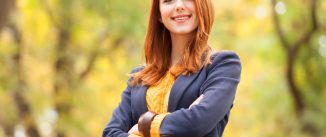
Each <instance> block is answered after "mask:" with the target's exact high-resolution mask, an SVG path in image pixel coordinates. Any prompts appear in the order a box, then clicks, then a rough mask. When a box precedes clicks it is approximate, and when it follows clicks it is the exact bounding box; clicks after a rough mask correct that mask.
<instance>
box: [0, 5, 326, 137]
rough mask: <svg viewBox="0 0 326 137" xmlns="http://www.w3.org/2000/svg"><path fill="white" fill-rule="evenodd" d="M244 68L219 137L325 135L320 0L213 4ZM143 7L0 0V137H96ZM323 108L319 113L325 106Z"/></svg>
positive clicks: (130, 63) (228, 45)
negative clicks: (232, 104)
mask: <svg viewBox="0 0 326 137" xmlns="http://www.w3.org/2000/svg"><path fill="white" fill-rule="evenodd" d="M213 1H214V4H215V11H216V20H215V24H214V28H213V32H212V34H211V37H210V44H211V45H212V46H213V47H214V48H215V49H216V50H222V49H225V50H233V51H235V52H237V53H238V54H239V56H240V58H241V61H242V65H243V70H242V76H241V77H242V78H241V82H240V84H239V87H238V90H237V95H236V99H235V102H234V107H233V109H232V111H231V116H230V120H229V124H228V125H227V127H226V129H225V133H224V136H225V137H326V107H325V105H326V0H213ZM149 8H150V0H0V137H98V136H101V133H102V129H103V128H104V127H105V125H106V123H107V122H108V121H109V119H110V117H111V115H112V111H113V109H114V108H115V107H116V106H117V105H118V103H119V102H120V99H121V92H122V91H123V89H124V88H125V87H126V80H127V79H128V75H127V74H128V73H129V72H130V70H131V69H132V68H134V67H136V66H139V65H141V64H142V63H143V62H144V57H143V55H142V54H143V50H142V46H143V40H144V36H145V31H146V26H147V20H148V12H149ZM323 106H324V107H323Z"/></svg>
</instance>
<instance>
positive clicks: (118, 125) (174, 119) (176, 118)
mask: <svg viewBox="0 0 326 137" xmlns="http://www.w3.org/2000/svg"><path fill="white" fill-rule="evenodd" d="M240 73H241V64H240V60H239V58H238V56H237V55H236V54H235V53H233V52H223V53H220V54H218V55H217V56H216V57H215V58H214V60H213V62H212V64H211V66H210V68H209V72H208V75H207V78H206V81H205V82H204V83H203V84H202V86H201V89H200V90H201V91H202V92H201V93H203V94H204V96H205V97H203V98H201V99H197V100H198V101H197V100H196V101H195V102H194V103H193V105H192V106H191V107H190V108H182V109H180V110H177V111H174V112H172V113H170V114H168V115H167V116H166V117H165V118H164V120H163V122H162V123H161V125H160V129H159V132H160V134H161V135H166V134H167V135H174V136H196V137H197V136H205V135H206V134H208V133H209V132H210V131H212V130H213V129H214V128H215V127H216V125H217V124H218V123H219V121H221V120H222V119H223V118H224V117H225V115H227V113H228V112H229V111H230V107H231V106H232V104H233V100H234V97H235V92H236V88H237V85H238V83H239V81H240ZM130 92H131V86H130V85H128V87H127V89H126V90H125V91H124V92H123V94H122V101H121V103H120V105H119V106H118V107H117V108H116V110H115V111H114V113H113V115H112V118H111V122H110V123H109V124H108V125H107V127H106V128H105V129H104V131H103V137H128V136H129V135H130V133H132V134H131V135H133V134H137V133H138V132H137V131H138V130H137V126H136V125H134V123H137V122H135V121H133V119H132V117H131V113H132V112H131V105H130V104H131V98H130V94H131V93H130ZM128 131H129V133H128Z"/></svg>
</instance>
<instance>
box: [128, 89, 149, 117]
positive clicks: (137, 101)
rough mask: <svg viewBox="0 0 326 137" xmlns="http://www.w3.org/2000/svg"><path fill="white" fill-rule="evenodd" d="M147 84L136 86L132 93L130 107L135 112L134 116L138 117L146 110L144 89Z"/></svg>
mask: <svg viewBox="0 0 326 137" xmlns="http://www.w3.org/2000/svg"><path fill="white" fill-rule="evenodd" d="M147 89H148V86H147V85H145V86H137V87H135V89H134V91H133V92H134V94H133V100H134V101H133V102H132V109H134V112H135V114H136V117H140V115H141V114H143V113H145V112H146V111H148V108H147V104H146V91H147Z"/></svg>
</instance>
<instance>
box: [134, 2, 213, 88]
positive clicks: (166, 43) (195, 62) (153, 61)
mask: <svg viewBox="0 0 326 137" xmlns="http://www.w3.org/2000/svg"><path fill="white" fill-rule="evenodd" d="M159 4H160V0H152V5H151V11H150V16H149V24H148V29H147V34H146V37H145V42H144V53H145V59H146V65H145V67H144V68H143V69H142V70H141V71H139V72H137V73H134V74H131V75H132V77H133V80H132V82H131V83H132V85H137V84H142V85H150V86H152V85H155V84H157V82H158V81H159V80H160V79H161V78H162V77H163V76H164V75H165V73H166V72H167V71H168V70H169V68H170V66H171V52H172V42H171V36H170V32H169V30H168V29H166V28H165V27H164V25H163V24H162V23H161V22H160V21H159V19H160V17H161V13H160V7H159V6H160V5H159ZM195 5H196V14H197V18H198V27H197V28H196V29H195V33H194V35H193V38H192V39H191V40H190V41H189V44H188V47H187V48H185V49H184V50H185V51H184V55H183V57H182V59H181V61H180V63H179V64H178V69H177V70H176V71H175V72H174V73H173V74H174V75H175V76H177V75H180V74H185V75H188V74H192V73H195V72H197V71H198V70H199V69H201V68H202V67H203V66H205V65H207V64H209V63H210V52H211V48H210V46H209V45H208V42H207V41H208V36H209V34H210V32H211V28H212V25H213V22H214V8H213V4H212V2H211V0H195Z"/></svg>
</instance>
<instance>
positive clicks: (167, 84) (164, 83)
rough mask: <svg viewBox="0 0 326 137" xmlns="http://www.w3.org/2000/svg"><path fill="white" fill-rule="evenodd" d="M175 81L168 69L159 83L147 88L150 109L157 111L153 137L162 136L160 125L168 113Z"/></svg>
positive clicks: (152, 126) (152, 129)
mask: <svg viewBox="0 0 326 137" xmlns="http://www.w3.org/2000/svg"><path fill="white" fill-rule="evenodd" d="M174 81H175V77H174V76H173V75H172V74H171V71H168V72H167V73H166V74H165V76H164V77H163V78H162V79H161V80H160V81H159V83H158V84H157V85H154V86H151V87H149V88H148V89H147V93H146V103H147V108H148V110H149V111H153V112H156V113H157V114H158V115H157V116H155V118H154V120H153V121H152V124H151V129H150V133H151V137H160V126H161V123H162V121H163V119H164V118H165V116H166V115H168V114H169V113H168V102H169V95H170V90H171V88H172V85H173V83H174ZM129 137H140V136H139V134H138V135H137V134H130V135H129Z"/></svg>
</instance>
